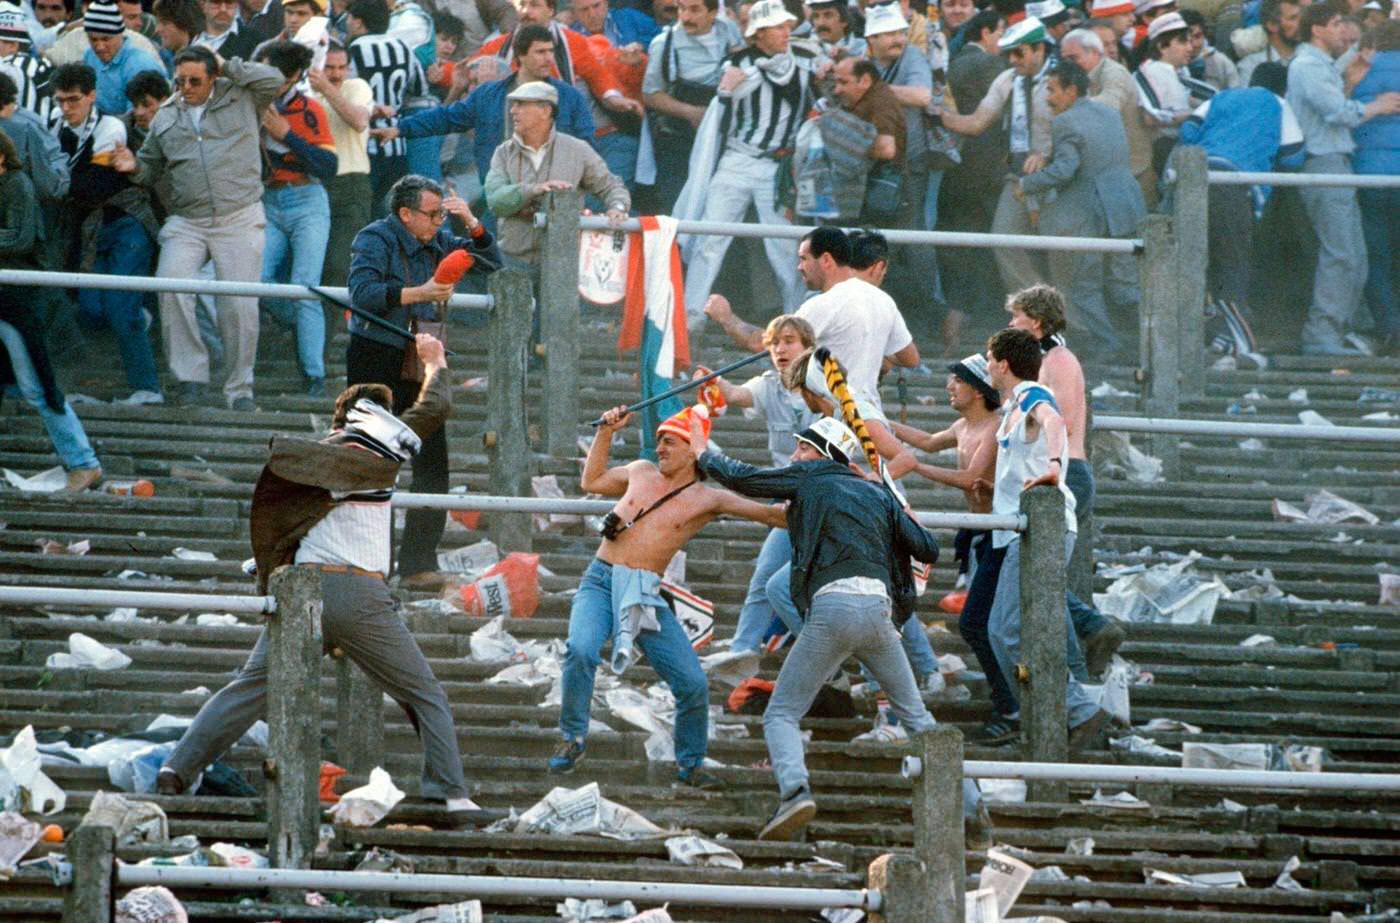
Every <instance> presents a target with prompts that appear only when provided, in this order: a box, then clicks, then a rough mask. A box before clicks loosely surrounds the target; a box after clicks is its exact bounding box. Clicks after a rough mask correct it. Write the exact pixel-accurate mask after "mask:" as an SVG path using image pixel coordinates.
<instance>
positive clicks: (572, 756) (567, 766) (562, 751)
mask: <svg viewBox="0 0 1400 923" xmlns="http://www.w3.org/2000/svg"><path fill="white" fill-rule="evenodd" d="M587 746H588V745H587V744H586V743H585V742H584V741H582V740H561V741H559V746H557V747H555V748H554V755H553V756H551V757H550V758H549V771H550V772H552V773H554V774H555V775H562V774H564V773H566V772H573V771H574V767H575V766H577V765H578V761H579V760H581V759H583V751H584V749H585V748H586V747H587Z"/></svg>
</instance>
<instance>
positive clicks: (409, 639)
mask: <svg viewBox="0 0 1400 923" xmlns="http://www.w3.org/2000/svg"><path fill="white" fill-rule="evenodd" d="M321 587H322V592H323V594H324V596H325V600H324V608H323V610H322V613H321V633H322V636H323V638H324V640H325V646H326V649H327V650H329V649H330V648H331V647H338V648H340V649H341V650H343V651H344V652H345V653H346V655H347V656H348V657H349V658H350V659H351V660H353V661H354V662H355V663H356V664H358V665H359V667H360V669H362V670H364V671H365V674H366V675H367V676H369V678H370V679H371V680H372V681H373V682H374V684H375V685H376V686H378V687H379V688H380V689H382V690H384V691H385V692H387V693H388V694H389V696H390V697H391V698H392V699H393V700H394V701H396V702H398V703H399V706H400V707H401V708H403V710H404V711H405V712H406V713H407V714H408V720H409V721H410V722H411V723H412V724H413V728H414V730H415V731H417V732H418V737H419V739H420V740H422V742H423V757H424V758H423V781H422V789H421V792H422V795H423V797H424V798H441V799H448V798H463V797H466V796H467V794H468V791H467V782H466V778H465V777H464V775H463V773H462V755H461V752H460V751H459V750H458V748H457V732H456V730H455V729H454V728H453V726H452V709H451V707H450V706H449V705H448V703H447V694H446V693H445V692H443V689H442V684H441V683H439V682H438V681H437V678H436V677H435V676H433V670H432V667H430V666H428V661H427V659H426V658H424V656H423V652H422V651H421V650H419V648H418V642H417V641H415V640H414V639H413V635H412V634H411V633H410V632H409V630H408V626H406V625H405V624H404V623H403V620H402V619H400V618H399V616H398V612H397V609H396V606H395V603H394V599H393V597H392V596H390V595H389V588H388V587H387V586H386V585H385V583H384V581H382V580H377V579H375V578H373V577H362V576H359V575H357V574H324V575H322V578H321ZM267 679H268V676H267V631H266V630H264V631H263V633H262V634H261V635H260V636H259V637H258V643H257V644H256V645H255V646H254V647H253V653H252V654H250V655H249V656H248V662H247V663H245V664H244V665H243V667H242V669H240V670H239V671H238V675H237V676H236V677H235V678H234V680H233V682H231V683H229V684H228V685H227V686H225V687H224V688H222V689H220V690H219V691H218V692H216V693H215V694H214V696H213V697H212V698H210V699H209V701H207V702H205V703H204V707H203V708H201V709H200V710H199V714H198V715H196V716H195V719H194V724H192V725H190V727H189V730H187V731H186V732H185V735H184V736H183V737H182V738H180V743H179V745H178V746H176V748H175V751H174V752H173V753H171V754H170V758H169V759H168V760H166V763H165V766H166V768H169V769H172V770H174V771H175V774H176V775H178V776H179V777H180V778H181V779H182V780H183V781H185V782H186V784H188V783H189V782H190V781H191V780H193V779H194V778H195V776H197V775H199V773H200V772H202V771H203V770H204V767H205V766H207V765H208V764H209V763H210V762H211V761H213V760H215V759H217V758H218V757H219V756H220V755H221V754H222V753H223V752H224V751H225V750H227V749H228V748H229V747H231V746H233V744H234V743H235V742H236V741H237V740H238V739H239V738H240V737H242V736H243V732H244V731H246V730H247V729H248V728H249V727H250V726H251V725H252V724H253V722H254V721H256V720H257V719H259V718H261V717H263V715H264V714H265V713H266V704H267ZM274 755H275V754H274Z"/></svg>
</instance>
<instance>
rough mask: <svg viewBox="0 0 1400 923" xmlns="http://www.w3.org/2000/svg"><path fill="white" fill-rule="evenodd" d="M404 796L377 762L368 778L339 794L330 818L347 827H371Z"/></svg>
mask: <svg viewBox="0 0 1400 923" xmlns="http://www.w3.org/2000/svg"><path fill="white" fill-rule="evenodd" d="M402 800H403V791H401V790H400V789H399V787H398V786H396V785H395V784H394V780H393V779H392V778H390V776H389V774H388V773H387V772H385V771H384V770H383V769H380V768H379V767H378V766H376V767H374V769H372V770H370V774H369V782H367V783H366V784H364V785H361V786H360V787H359V788H355V789H351V790H350V791H348V792H346V793H345V794H344V795H341V796H340V801H338V802H337V803H336V804H335V806H334V807H332V808H331V809H330V815H331V818H332V819H333V820H334V821H335V822H336V823H337V824H343V825H345V826H347V827H373V826H374V825H375V824H377V823H379V822H380V821H381V820H383V819H384V816H385V815H386V814H388V813H389V812H390V811H392V810H393V809H394V805H396V804H398V803H399V802H400V801H402Z"/></svg>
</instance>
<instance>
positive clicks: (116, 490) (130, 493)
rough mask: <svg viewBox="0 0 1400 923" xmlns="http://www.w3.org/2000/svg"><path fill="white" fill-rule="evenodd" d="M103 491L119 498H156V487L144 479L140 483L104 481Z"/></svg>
mask: <svg viewBox="0 0 1400 923" xmlns="http://www.w3.org/2000/svg"><path fill="white" fill-rule="evenodd" d="M102 490H103V491H104V492H105V493H109V494H116V495H117V496H119V497H154V496H155V495H156V485H154V484H152V483H151V482H150V481H147V480H145V479H144V478H143V479H141V480H139V481H104V482H103V484H102Z"/></svg>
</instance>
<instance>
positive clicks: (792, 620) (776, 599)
mask: <svg viewBox="0 0 1400 923" xmlns="http://www.w3.org/2000/svg"><path fill="white" fill-rule="evenodd" d="M760 555H761V552H760ZM789 558H791V555H789ZM766 589H767V594H766V595H767V596H768V604H769V605H770V606H772V608H773V612H774V613H775V614H776V615H777V616H778V618H780V619H782V621H783V624H784V625H786V626H787V627H788V631H790V632H792V634H793V636H794V637H796V636H797V635H798V634H799V633H800V632H801V631H802V625H803V619H802V614H801V613H800V612H798V611H797V604H796V603H795V602H793V601H792V561H791V560H788V561H786V562H785V563H784V564H783V566H782V567H781V568H779V569H778V570H777V571H776V572H775V573H774V574H773V576H772V577H769V578H768V586H767V588H766ZM900 639H901V643H902V644H903V645H904V653H905V654H906V655H907V656H908V658H909V666H910V667H911V668H912V669H913V670H914V676H915V677H916V678H917V679H920V680H922V679H923V678H924V677H925V676H928V675H929V674H930V673H937V672H938V658H937V657H935V656H934V655H933V645H931V644H929V643H928V635H926V634H924V625H923V623H922V622H920V621H919V620H918V618H917V617H916V616H912V615H911V616H910V617H909V619H908V620H907V621H905V623H904V627H903V628H902V629H901V630H900ZM869 677H870V674H868V673H867V674H866V678H867V679H868V678H869ZM876 688H879V683H878V682H877V683H876Z"/></svg>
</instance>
